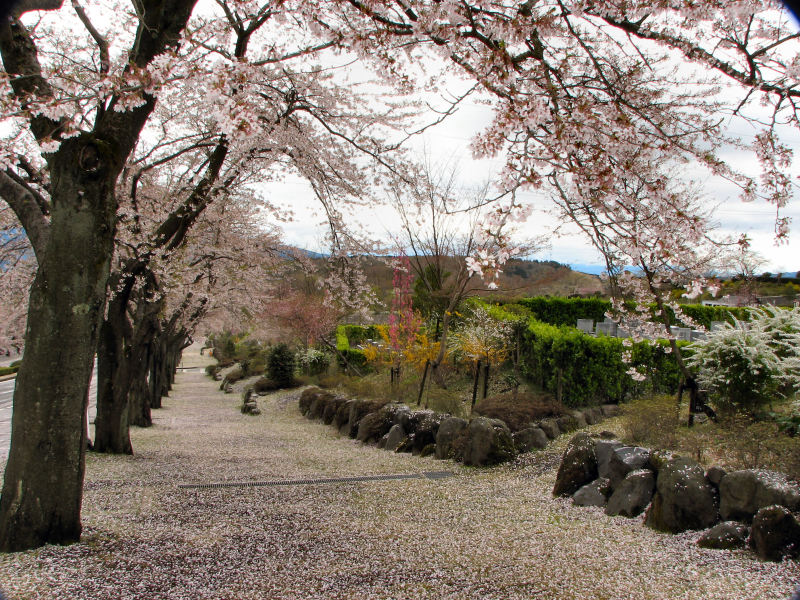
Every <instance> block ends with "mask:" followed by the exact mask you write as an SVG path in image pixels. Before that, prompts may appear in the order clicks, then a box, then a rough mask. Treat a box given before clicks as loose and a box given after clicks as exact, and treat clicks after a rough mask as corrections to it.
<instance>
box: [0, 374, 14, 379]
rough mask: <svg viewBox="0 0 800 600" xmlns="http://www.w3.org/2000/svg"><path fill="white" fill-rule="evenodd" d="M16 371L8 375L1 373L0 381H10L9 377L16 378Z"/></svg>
mask: <svg viewBox="0 0 800 600" xmlns="http://www.w3.org/2000/svg"><path fill="white" fill-rule="evenodd" d="M16 377H17V374H16V373H9V374H8V375H0V381H8V380H9V379H16Z"/></svg>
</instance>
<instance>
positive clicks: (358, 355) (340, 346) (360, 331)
mask: <svg viewBox="0 0 800 600" xmlns="http://www.w3.org/2000/svg"><path fill="white" fill-rule="evenodd" d="M379 337H380V333H379V332H378V328H377V327H375V326H374V325H370V326H368V327H364V326H362V325H339V326H338V327H337V328H336V349H337V350H338V351H339V353H340V354H341V355H343V356H344V357H345V358H347V362H348V363H350V364H351V365H353V366H354V367H356V368H359V369H362V368H365V367H366V366H367V358H366V356H364V352H363V351H361V350H359V349H358V348H353V347H352V346H356V345H358V344H360V343H361V342H363V341H365V340H375V339H378V338H379ZM337 362H338V364H339V366H340V367H342V368H344V367H345V364H344V361H343V360H342V356H338V357H337Z"/></svg>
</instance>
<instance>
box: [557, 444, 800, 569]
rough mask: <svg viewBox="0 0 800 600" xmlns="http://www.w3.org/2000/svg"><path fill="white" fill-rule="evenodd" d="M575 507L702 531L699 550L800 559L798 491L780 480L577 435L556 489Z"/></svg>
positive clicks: (666, 529)
mask: <svg viewBox="0 0 800 600" xmlns="http://www.w3.org/2000/svg"><path fill="white" fill-rule="evenodd" d="M553 494H554V495H555V496H571V497H572V500H573V502H574V503H575V504H577V505H580V506H599V507H604V508H605V513H606V514H607V515H612V516H616V515H621V516H625V517H631V518H632V517H637V516H639V515H641V514H642V513H644V523H645V525H646V526H648V527H651V528H653V529H656V530H659V531H664V532H668V533H680V532H683V531H689V530H704V533H703V534H702V535H701V536H700V538H699V539H698V544H699V545H700V546H702V547H705V548H719V549H731V548H740V547H745V546H746V545H749V546H750V547H751V548H752V549H753V550H754V551H755V552H756V554H758V556H759V557H761V558H762V559H765V560H781V559H782V558H784V557H790V558H797V557H798V556H800V520H799V519H798V515H797V512H798V511H800V488H799V487H798V486H797V485H794V484H792V483H791V482H789V481H788V480H787V478H786V476H784V475H783V474H781V473H775V472H771V471H754V470H742V471H733V472H730V473H728V472H726V471H725V470H724V469H722V468H720V467H711V468H710V469H708V470H705V469H704V468H703V467H702V466H701V465H700V464H699V463H697V462H696V461H694V460H692V459H689V458H685V457H682V456H678V455H674V454H671V453H670V452H666V451H663V450H650V449H648V448H641V447H638V446H626V445H625V444H623V443H622V442H620V441H619V440H615V439H603V438H595V437H591V436H590V435H588V434H587V433H585V432H581V433H578V434H577V435H575V436H574V437H573V438H572V439H571V440H570V442H569V445H568V446H567V449H566V450H565V451H564V455H563V457H562V459H561V465H560V467H559V469H558V474H557V476H556V483H555V486H554V487H553Z"/></svg>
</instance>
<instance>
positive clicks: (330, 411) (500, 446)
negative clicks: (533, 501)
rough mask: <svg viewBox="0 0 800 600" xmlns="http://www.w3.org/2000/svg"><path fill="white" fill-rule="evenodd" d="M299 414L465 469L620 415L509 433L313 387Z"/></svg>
mask: <svg viewBox="0 0 800 600" xmlns="http://www.w3.org/2000/svg"><path fill="white" fill-rule="evenodd" d="M299 406H300V412H301V414H303V415H304V416H306V417H307V418H309V419H319V420H321V421H322V422H323V423H325V424H326V425H332V426H334V427H336V428H337V429H338V430H339V433H340V434H342V435H345V436H348V437H351V438H354V439H357V440H359V441H361V442H364V443H367V444H375V445H377V446H378V447H380V448H383V449H385V450H389V451H393V452H411V453H412V454H418V455H422V456H428V455H431V454H432V455H435V457H436V458H439V459H446V458H449V459H453V460H457V461H460V462H463V463H464V464H466V465H474V466H489V465H496V464H499V463H502V462H506V461H508V460H512V459H513V458H514V457H515V456H516V455H517V454H519V453H522V452H530V451H531V450H534V449H537V448H544V447H546V446H547V444H548V443H549V442H550V440H552V439H554V438H556V437H558V436H559V435H561V434H562V433H568V432H573V431H575V430H576V429H579V428H582V427H586V426H587V425H588V424H595V423H598V422H600V421H601V420H603V419H604V418H606V417H609V416H614V415H616V414H617V412H618V407H617V406H615V405H606V406H603V407H600V408H597V407H595V408H589V409H586V410H583V411H572V412H571V413H569V414H567V415H564V416H562V417H558V418H548V419H543V420H541V421H539V422H536V423H531V424H530V426H529V427H527V428H525V429H523V430H522V431H518V432H516V433H514V434H512V433H511V431H510V430H509V428H508V426H507V425H506V424H505V423H504V422H503V421H501V420H499V419H489V418H486V417H475V418H473V419H471V420H469V421H468V420H466V419H461V418H459V417H453V416H451V415H449V414H442V413H436V412H433V411H431V410H411V409H410V408H409V407H408V406H406V405H404V404H396V403H386V402H378V401H375V400H360V399H353V398H346V397H344V396H340V395H337V394H333V393H331V392H329V391H326V390H323V389H320V388H316V387H312V388H307V389H305V390H304V391H303V393H302V395H301V396H300V401H299Z"/></svg>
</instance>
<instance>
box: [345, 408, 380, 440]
mask: <svg viewBox="0 0 800 600" xmlns="http://www.w3.org/2000/svg"><path fill="white" fill-rule="evenodd" d="M348 404H350V410H349V413H348V415H347V425H346V426H342V428H341V429H340V430H339V432H340V433H342V435H347V436H349V437H351V438H355V437H357V436H358V425H359V423H360V422H361V419H363V418H364V416H365V415H368V414H369V413H373V412H377V411H378V409H379V408H380V404H378V403H377V402H371V401H369V400H354V401H353V402H352V403H348Z"/></svg>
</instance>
